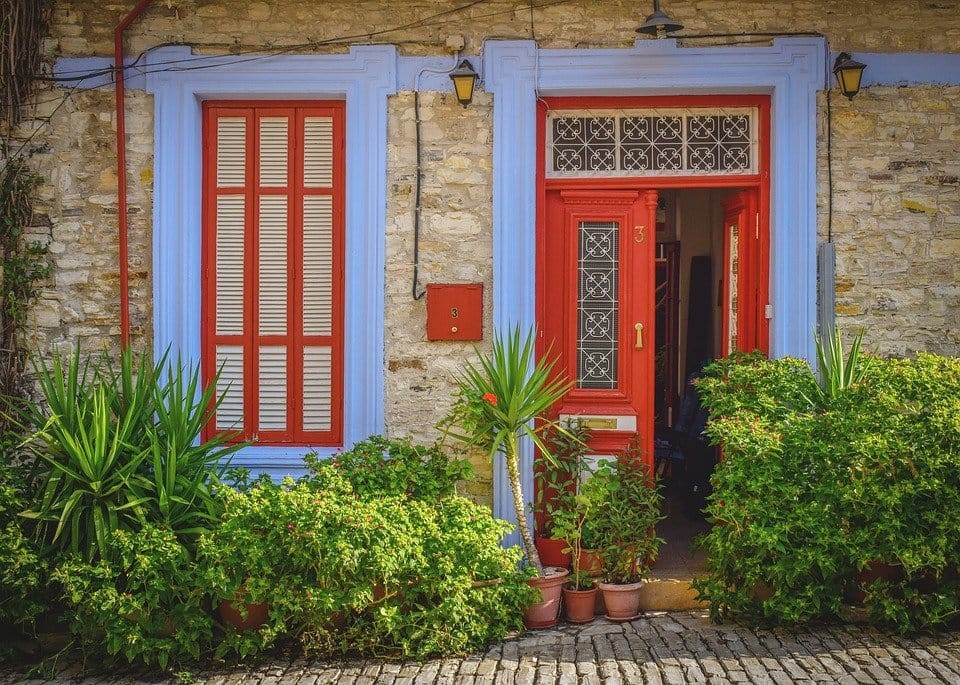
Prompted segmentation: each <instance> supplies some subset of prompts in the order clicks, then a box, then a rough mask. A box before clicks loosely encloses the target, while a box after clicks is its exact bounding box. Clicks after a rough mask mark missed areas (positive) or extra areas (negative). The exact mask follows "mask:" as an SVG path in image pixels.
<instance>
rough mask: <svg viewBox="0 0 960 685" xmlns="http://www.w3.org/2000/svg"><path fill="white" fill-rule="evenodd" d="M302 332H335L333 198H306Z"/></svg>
mask: <svg viewBox="0 0 960 685" xmlns="http://www.w3.org/2000/svg"><path fill="white" fill-rule="evenodd" d="M303 333H304V335H332V334H333V201H332V198H330V197H329V196H325V195H309V196H307V197H305V198H303Z"/></svg>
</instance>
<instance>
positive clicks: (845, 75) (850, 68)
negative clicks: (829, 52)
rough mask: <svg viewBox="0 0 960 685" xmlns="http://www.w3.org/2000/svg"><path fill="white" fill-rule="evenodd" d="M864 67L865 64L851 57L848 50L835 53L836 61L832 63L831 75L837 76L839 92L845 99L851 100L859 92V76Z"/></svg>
mask: <svg viewBox="0 0 960 685" xmlns="http://www.w3.org/2000/svg"><path fill="white" fill-rule="evenodd" d="M866 68H867V65H866V64H864V63H863V62H858V61H857V60H855V59H853V57H851V56H850V53H849V52H841V53H840V54H839V55H837V61H836V62H834V63H833V75H834V76H836V77H837V83H838V84H839V85H840V92H841V93H843V94H844V95H846V96H847V99H849V100H853V96H854V95H856V94H857V93H859V92H860V78H861V77H862V76H863V70H864V69H866Z"/></svg>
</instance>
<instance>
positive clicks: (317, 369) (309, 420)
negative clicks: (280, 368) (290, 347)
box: [303, 347, 333, 431]
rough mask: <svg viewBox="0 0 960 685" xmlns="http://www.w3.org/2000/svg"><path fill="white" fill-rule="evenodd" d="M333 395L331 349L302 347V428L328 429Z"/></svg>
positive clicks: (311, 429)
mask: <svg viewBox="0 0 960 685" xmlns="http://www.w3.org/2000/svg"><path fill="white" fill-rule="evenodd" d="M332 397H333V349H332V348H330V347H304V348H303V429H304V430H307V431H326V430H330V424H331V420H332V419H331V411H332V409H331V407H332Z"/></svg>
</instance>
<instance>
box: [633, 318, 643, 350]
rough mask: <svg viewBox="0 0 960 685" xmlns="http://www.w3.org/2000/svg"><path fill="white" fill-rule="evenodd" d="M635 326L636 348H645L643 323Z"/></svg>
mask: <svg viewBox="0 0 960 685" xmlns="http://www.w3.org/2000/svg"><path fill="white" fill-rule="evenodd" d="M634 328H635V329H636V331H637V342H636V348H637V349H638V350H642V349H643V324H642V323H638V324H636V325H635V326H634Z"/></svg>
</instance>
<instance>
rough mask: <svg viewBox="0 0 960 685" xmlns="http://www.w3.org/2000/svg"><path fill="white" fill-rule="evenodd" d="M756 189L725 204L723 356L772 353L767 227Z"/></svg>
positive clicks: (740, 194)
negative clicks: (755, 351) (761, 216)
mask: <svg viewBox="0 0 960 685" xmlns="http://www.w3.org/2000/svg"><path fill="white" fill-rule="evenodd" d="M759 208H760V202H759V194H758V193H757V191H756V189H749V190H741V191H739V192H737V193H734V194H733V195H731V196H730V197H728V198H726V199H725V200H724V201H723V265H724V272H723V305H724V307H723V338H722V341H723V350H722V351H723V354H724V355H727V354H730V352H732V351H734V350H741V351H743V352H752V351H753V350H760V351H761V352H763V353H764V354H766V353H768V352H769V341H770V334H769V321H768V320H767V316H766V314H767V312H766V306H767V303H768V302H769V299H768V290H767V278H766V274H767V270H768V267H767V266H766V265H767V261H768V259H769V256H768V255H769V252H768V250H767V245H766V236H767V230H766V226H761V222H760V214H759Z"/></svg>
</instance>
